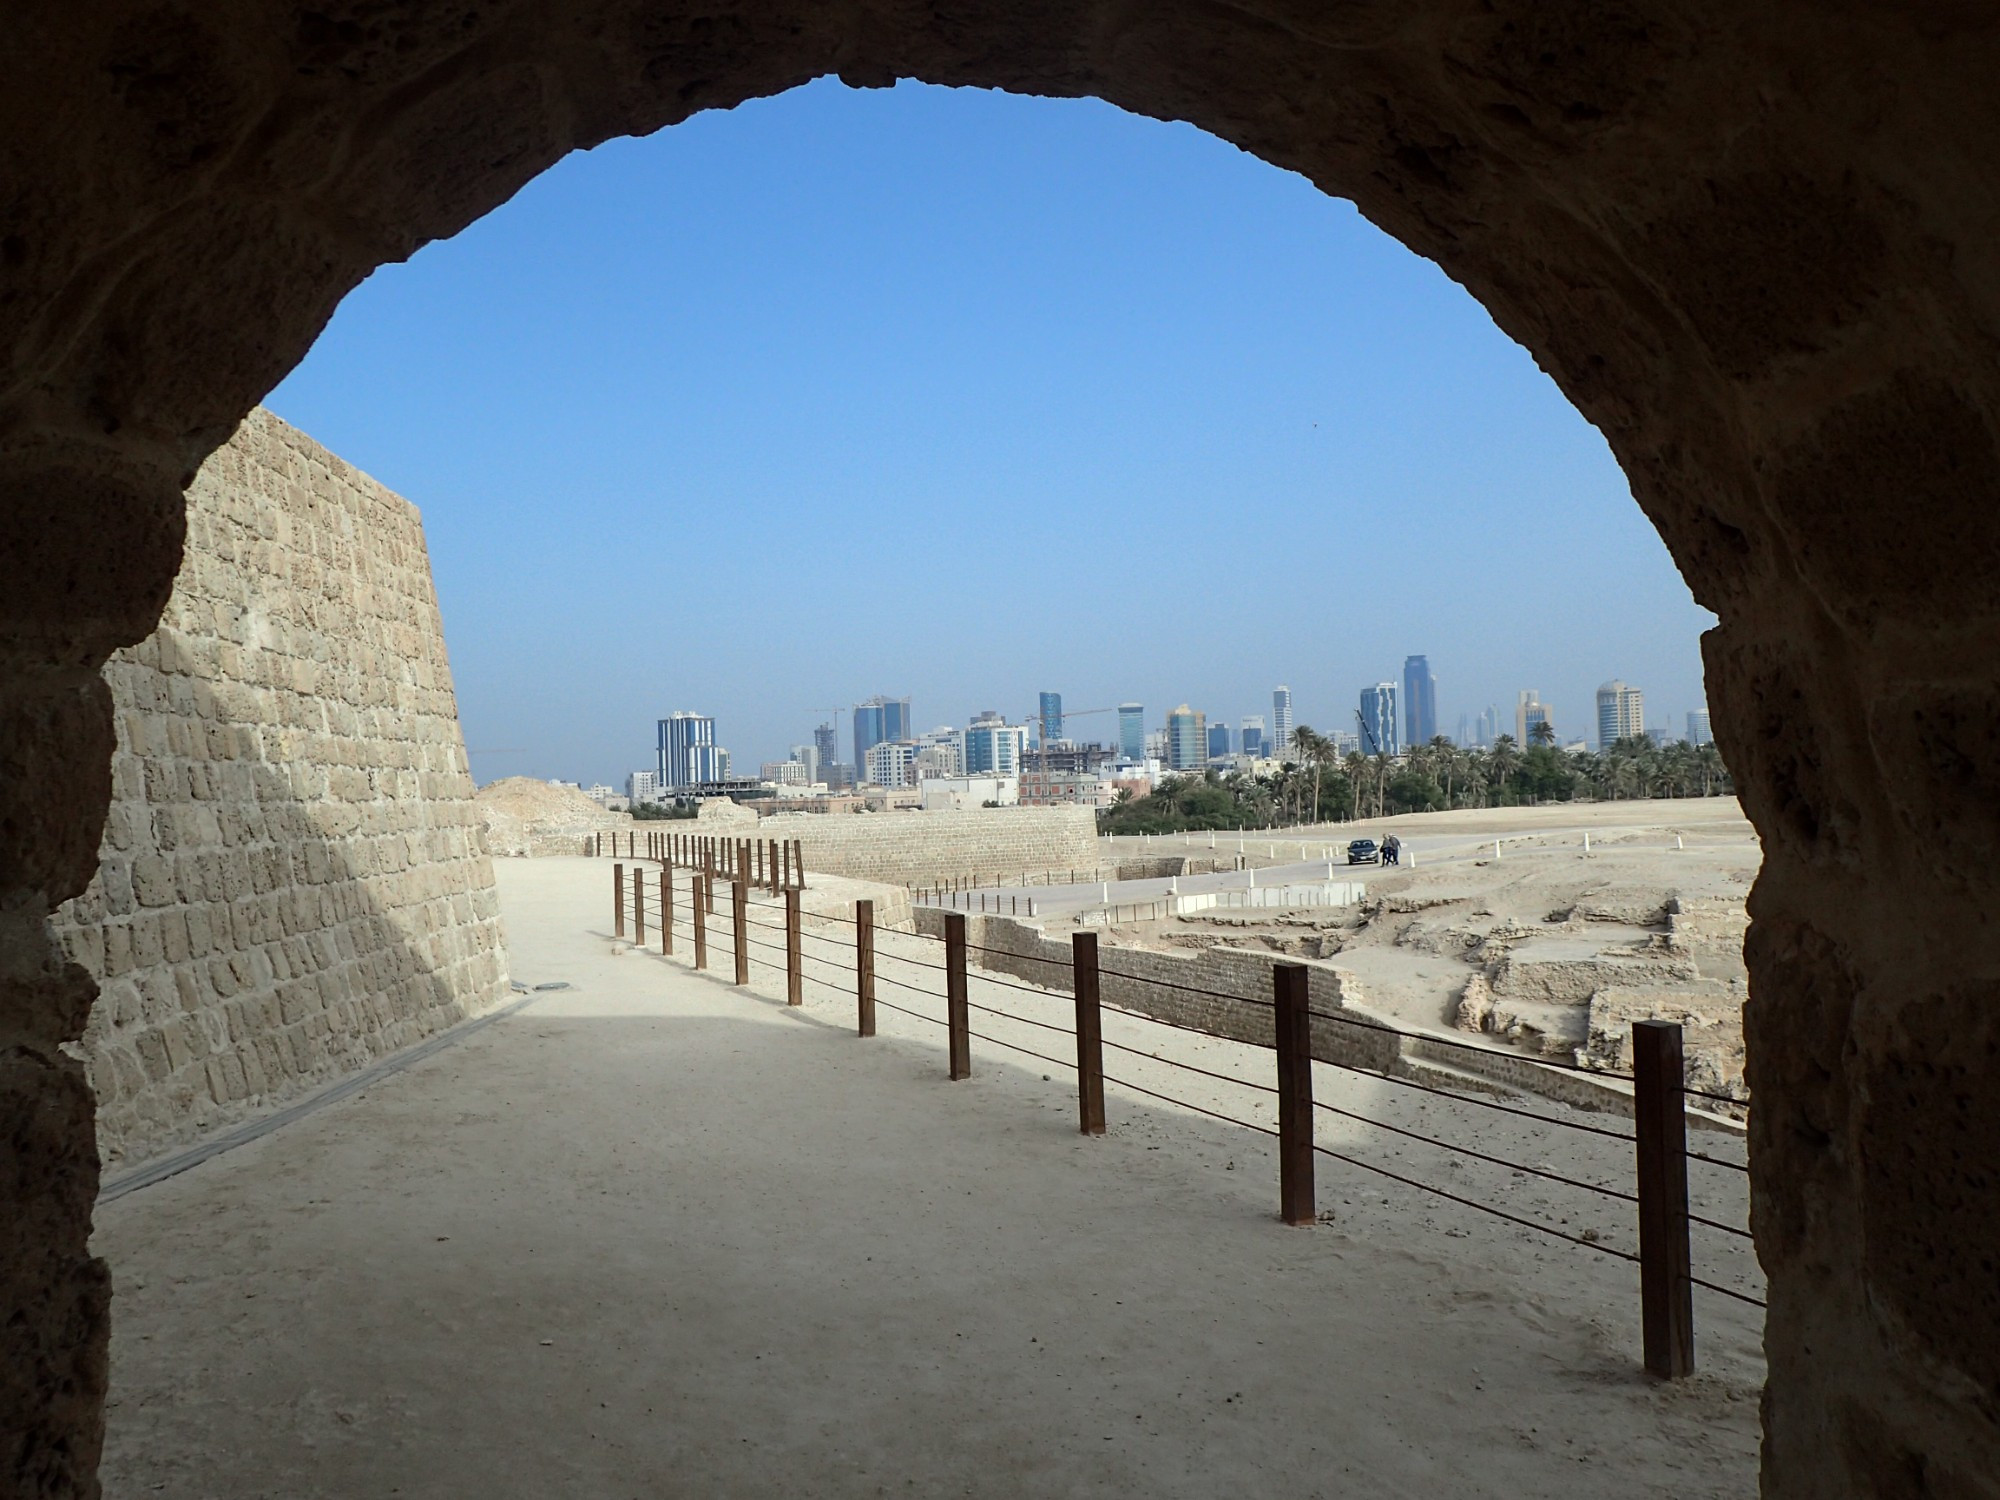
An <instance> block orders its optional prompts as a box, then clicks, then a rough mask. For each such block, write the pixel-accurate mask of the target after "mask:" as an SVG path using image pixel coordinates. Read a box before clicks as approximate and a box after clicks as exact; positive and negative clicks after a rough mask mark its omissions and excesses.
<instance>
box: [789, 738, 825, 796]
mask: <svg viewBox="0 0 2000 1500" xmlns="http://www.w3.org/2000/svg"><path fill="white" fill-rule="evenodd" d="M792 759H793V760H795V761H797V762H798V763H799V764H800V765H802V766H804V767H805V768H806V785H807V786H811V785H812V784H813V783H814V782H815V781H818V780H819V746H817V745H794V746H792Z"/></svg>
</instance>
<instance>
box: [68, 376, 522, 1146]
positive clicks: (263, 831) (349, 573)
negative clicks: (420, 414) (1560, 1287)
mask: <svg viewBox="0 0 2000 1500" xmlns="http://www.w3.org/2000/svg"><path fill="white" fill-rule="evenodd" d="M187 501H188V534H187V549H186V554H185V557H184V560H183V562H182V565H181V571H180V575H179V577H178V579H177V580H176V582H175V586H174V593H173V598H172V601H171V602H170V603H169V604H168V606H167V610H166V613H165V615H164V617H163V618H162V619H161V622H160V626H159V629H158V630H157V631H155V633H154V634H153V635H152V636H150V637H149V638H148V639H146V640H145V641H143V642H141V643H140V644H139V645H137V646H135V647H133V648H131V649H130V650H127V651H121V652H119V653H118V654H117V655H116V656H114V657H113V658H112V659H111V660H110V662H109V663H108V664H107V665H106V666H105V669H104V676H105V680H106V682H107V683H108V684H109V686H110V689H111V695H112V700H113V703H114V704H115V706H116V711H117V723H118V748H117V753H116V755H115V756H114V758H113V760H112V789H113V800H112V806H111V812H110V817H109V818H108V820H107V821H106V823H105V829H104V841H103V846H102V848H101V850H100V854H99V858H100V862H101V863H100V869H99V873H98V877H97V879H96V880H95V881H94V882H93V883H92V884H91V886H90V888H89V890H88V891H86V892H85V893H84V894H83V895H82V896H80V897H78V898H77V899H76V900H75V901H73V902H70V903H69V904H68V905H66V906H64V907H63V908H62V909H61V910H60V911H59V912H57V913H56V915H55V917H54V918H53V919H52V923H51V925H52V928H53V930H54V932H55V933H56V935H57V937H58V938H59V940H60V941H61V943H62V944H63V947H64V949H65V950H66V951H67V952H68V954H69V956H70V957H71V958H72V959H74V960H75V961H76V962H78V963H80V964H81V965H83V967H84V968H86V969H88V970H89V971H90V973H91V974H92V975H93V976H94V977H95V978H96V979H97V980H98V982H99V986H100V992H101V993H100V998H99V999H98V1002H97V1006H96V1008H95V1009H94V1010H93V1011H92V1013H91V1018H90V1027H89V1030H88V1031H87V1032H86V1033H85V1036H84V1039H83V1044H82V1050H83V1054H84V1059H85V1062H86V1065H87V1067H88V1070H89V1076H90V1081H91V1084H92V1086H93V1087H94V1088H95V1090H96V1092H97V1099H98V1124H97V1131H98V1145H99V1149H100V1151H101V1153H102V1155H103V1157H104V1159H105V1160H106V1161H107V1162H116V1161H120V1160H137V1159H139V1158H141V1157H145V1156H148V1155H151V1154H154V1153H155V1152H157V1151H159V1150H161V1149H163V1148H165V1147H167V1146H170V1145H173V1144H176V1143H178V1142H181V1141H185V1140H189V1139H192V1138H193V1137H194V1136H196V1135H198V1134H200V1133H201V1132H203V1131H205V1130H207V1129H209V1128H210V1127H212V1126H215V1125H218V1124H221V1123H224V1122H227V1121H231V1120H234V1119H238V1118H241V1117H243V1116H245V1115H248V1114H251V1113H254V1112H256V1111H257V1110H259V1109H262V1108H264V1107H267V1106H270V1105H274V1104H277V1103H279V1102H281V1101H283V1100H285V1099H287V1098H290V1097H292V1096H294V1095H296V1094H299V1093H301V1092H303V1091H305V1090H307V1089H309V1088H311V1087H313V1086H315V1085H317V1084H319V1083H321V1082H323V1081H325V1080H327V1079H330V1078H332V1077H335V1076H337V1075H339V1074H341V1073H345V1072H349V1071H352V1070H354V1069H356V1068H359V1067H362V1066H364V1065H365V1064H367V1063H368V1062H370V1061H372V1060H373V1059H375V1058H377V1057H380V1056H382V1055H384V1054H385V1053H389V1052H393V1051H395V1050H397V1049H399V1048H401V1047H404V1046H406V1045H409V1044H410V1043H413V1042H416V1041H418V1040H420V1039H422V1038H423V1037H426V1036H428V1035H430V1034H432V1033H433V1032H436V1031H438V1030H439V1029H441V1028H443V1027H445V1026H449V1025H451V1024H453V1023H454V1022H456V1021H459V1020H462V1019H464V1018H466V1017H468V1016H472V1015H475V1014H478V1013H479V1012H481V1011H484V1010H487V1009H489V1008H490V1007H491V1006H492V1005H494V1004H495V1003H496V1002H497V1001H498V1000H499V999H500V998H501V997H502V996H503V994H504V993H505V991H506V987H507V986H506V966H505V958H504V953H503V949H502V945H501V934H500V919H499V907H498V902H497V899H496V897H495V894H494V888H493V870H492V866H491V863H490V862H489V860H488V858H487V854H486V848H485V843H484V833H483V828H482V823H481V819H480V816H479V813H478V810H477V809H476V807H475V805H474V803H473V796H472V780H471V777H470V775H469V774H468V772H467V768H466V759H465V745H464V741H463V740H462V739H461V737H460V734H459V727H458V707H457V701H456V699H455V697H454V696H453V693H452V685H451V672H450V668H449V666H448V664H447V662H446V658H445V649H444V636H443V631H442V628H441V625H440V622H439V618H438V609H437V599H436V595H435V593H434V592H433V590H432V586H431V574H430V560H429V557H428V554H427V553H426V550H425V547H424V535H423V526H422V523H421V521H420V520H419V518H418V515H417V512H416V510H415V508H414V507H413V506H411V505H410V504H409V503H408V502H407V501H405V500H403V499H401V498H399V497H398V496H396V495H394V494H392V493H390V492H389V491H388V490H386V489H384V488H382V486H380V485H378V484H376V483H375V482H374V481H373V480H371V479H369V478H368V477H367V476H366V475H364V474H361V473H359V472H357V471H356V470H354V469H352V468H350V467H349V466H348V465H346V464H344V463H342V462H341V461H340V460H339V459H337V458H335V457H334V456H333V455H332V454H330V453H328V452H326V451H325V450H324V449H322V448H320V447H319V446H318V445H317V444H315V443H313V442H312V441H311V440H310V439H308V438H306V437H305V436H304V435H303V434H301V433H299V432H296V431H294V430H293V429H292V428H290V427H287V426H286V425H285V424H284V423H283V422H280V421H279V420H278V419H277V418H276V417H274V416H272V415H271V414H270V413H269V412H264V411H258V412H254V413H252V414H251V416H250V417H248V418H247V419H246V420H245V421H244V423H243V425H242V427H241V428H240V429H239V430H238V431H237V433H236V435H235V437H233V438H232V439H231V440H230V441H229V443H228V444H226V445H225V446H224V447H222V448H221V449H219V450H218V451H217V452H216V453H215V455H214V456H213V457H211V458H210V459H209V461H208V462H207V464H205V465H204V466H203V467H202V470H201V472H200V474H199V475H198V476H197V478H196V480H195V483H194V485H193V487H192V488H191V489H190V490H189V491H188V497H187Z"/></svg>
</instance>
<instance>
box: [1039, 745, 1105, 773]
mask: <svg viewBox="0 0 2000 1500" xmlns="http://www.w3.org/2000/svg"><path fill="white" fill-rule="evenodd" d="M1117 758H1118V752H1117V751H1115V750H1113V749H1112V748H1111V747H1110V746H1109V745H1079V744H1077V743H1076V741H1074V740H1059V741H1057V742H1056V743H1055V744H1053V745H1051V746H1049V747H1048V749H1046V750H1044V751H1043V752H1042V754H1041V755H1040V756H1039V757H1038V759H1039V760H1040V761H1042V762H1044V764H1042V765H1040V766H1039V767H1038V769H1040V770H1044V771H1065V772H1068V773H1070V774H1072V775H1077V776H1082V775H1092V776H1094V775H1096V774H1097V773H1098V772H1099V771H1101V770H1103V769H1104V768H1105V767H1106V766H1109V765H1110V764H1111V763H1112V762H1113V761H1115V760H1116V759H1117Z"/></svg>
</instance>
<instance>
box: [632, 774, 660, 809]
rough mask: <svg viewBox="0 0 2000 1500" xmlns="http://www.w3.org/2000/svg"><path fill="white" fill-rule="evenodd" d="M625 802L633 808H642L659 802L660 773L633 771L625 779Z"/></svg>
mask: <svg viewBox="0 0 2000 1500" xmlns="http://www.w3.org/2000/svg"><path fill="white" fill-rule="evenodd" d="M625 800H626V801H627V802H629V803H631V804H632V805H633V806H634V807H643V806H645V805H646V804H647V803H650V802H658V801H659V800H660V773H659V772H658V771H634V772H633V773H632V774H631V775H630V776H627V777H626V778H625Z"/></svg>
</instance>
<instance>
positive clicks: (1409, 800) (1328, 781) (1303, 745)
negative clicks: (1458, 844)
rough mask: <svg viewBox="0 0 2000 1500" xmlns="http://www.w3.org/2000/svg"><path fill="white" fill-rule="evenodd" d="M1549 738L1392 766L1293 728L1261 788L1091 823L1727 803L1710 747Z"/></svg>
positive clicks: (1127, 811) (1405, 759)
mask: <svg viewBox="0 0 2000 1500" xmlns="http://www.w3.org/2000/svg"><path fill="white" fill-rule="evenodd" d="M1554 738H1555V733H1554V731H1553V729H1551V728H1550V726H1549V725H1548V724H1546V723H1540V724H1536V725H1535V726H1534V727H1533V730H1532V731H1531V732H1530V734H1529V739H1530V741H1531V742H1532V743H1530V744H1529V745H1528V747H1527V748H1526V749H1523V748H1522V747H1521V746H1520V745H1519V744H1517V743H1516V742H1515V739H1514V737H1513V736H1512V735H1510V734H1503V735H1501V736H1499V737H1498V738H1497V739H1495V740H1494V742H1493V745H1492V748H1491V749H1466V748H1464V747H1462V746H1459V745H1456V744H1453V743H1452V741H1451V740H1449V739H1447V738H1446V737H1445V736H1443V735H1439V736H1438V737H1437V738H1436V739H1434V740H1432V741H1431V742H1430V743H1429V744H1427V745H1419V746H1416V747H1415V748H1413V749H1411V750H1408V751H1406V752H1405V753H1404V754H1402V755H1400V756H1394V757H1391V756H1388V755H1374V756H1367V755H1362V754H1360V753H1359V752H1358V751H1349V752H1348V753H1347V754H1346V755H1342V754H1341V753H1340V751H1339V749H1338V748H1337V747H1336V745H1335V744H1334V742H1333V740H1332V739H1330V738H1329V737H1327V736H1326V735H1323V734H1320V733H1319V732H1318V731H1316V730H1314V729H1311V728H1309V727H1307V726H1306V725H1304V724H1301V725H1299V726H1298V728H1296V729H1294V730H1293V731H1292V743H1291V758H1290V759H1289V760H1287V761H1285V762H1284V763H1283V765H1282V767H1281V768H1280V769H1279V770H1278V771H1276V772H1274V773H1272V774H1270V775H1265V776H1253V775H1251V774H1249V773H1248V772H1244V771H1232V772H1229V773H1227V774H1222V773H1218V772H1215V771H1207V772H1190V773H1188V774H1186V775H1181V776H1171V777H1168V778H1166V779H1164V780H1162V781H1161V782H1160V783H1159V785H1158V786H1156V787H1154V789H1153V791H1152V792H1151V794H1150V795H1147V796H1144V797H1133V796H1132V795H1131V794H1130V793H1120V795H1119V799H1118V802H1117V803H1116V804H1115V805H1114V806H1113V807H1111V808H1109V809H1108V810H1107V811H1106V812H1105V813H1104V814H1103V815H1102V818H1101V820H1100V823H1101V827H1102V831H1104V832H1105V833H1179V832H1182V831H1183V830H1189V829H1211V828H1278V827H1283V826H1285V825H1287V824H1293V823H1319V822H1325V821H1327V820H1330V819H1335V818H1341V819H1347V818H1367V817H1382V816H1385V815H1387V814H1391V813H1411V812H1436V811H1442V810H1444V809H1447V808H1455V807H1509V806H1517V805H1523V804H1533V803H1538V802H1573V801H1613V800H1619V799H1630V798H1645V797H1708V796H1714V795H1717V794H1727V793H1732V792H1734V790H1735V787H1734V785H1733V784H1732V783H1731V781H1730V779H1729V770H1728V768H1727V767H1726V766H1724V765H1723V763H1722V757H1721V755H1720V754H1719V753H1718V752H1717V750H1716V748H1715V746H1714V745H1712V744H1711V745H1689V744H1685V743H1676V744H1671V745H1660V744H1656V743H1655V742H1654V741H1653V738H1652V736H1650V735H1643V734H1642V735H1635V736H1633V737H1632V738H1630V739H1622V740H1619V741H1618V742H1617V743H1616V744H1614V745H1612V746H1611V747H1610V748H1608V749H1605V750H1600V751H1590V750H1558V749H1557V748H1556V747H1555V745H1554V744H1553V743H1552V741H1553V740H1554Z"/></svg>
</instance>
